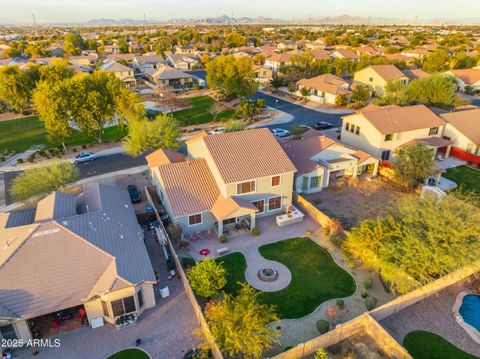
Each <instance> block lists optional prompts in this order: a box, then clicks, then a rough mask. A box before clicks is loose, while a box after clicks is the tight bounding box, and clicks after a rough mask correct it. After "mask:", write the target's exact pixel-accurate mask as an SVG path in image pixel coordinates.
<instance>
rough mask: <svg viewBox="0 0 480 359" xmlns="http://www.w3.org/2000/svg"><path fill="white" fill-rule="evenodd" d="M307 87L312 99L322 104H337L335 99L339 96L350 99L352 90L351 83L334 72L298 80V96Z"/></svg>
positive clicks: (309, 97)
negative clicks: (333, 73)
mask: <svg viewBox="0 0 480 359" xmlns="http://www.w3.org/2000/svg"><path fill="white" fill-rule="evenodd" d="M302 88H307V89H308V90H309V93H310V95H309V96H308V99H309V100H310V101H314V102H318V103H321V104H330V105H335V101H336V100H337V97H339V96H345V97H347V101H350V96H351V94H352V91H350V83H349V82H348V81H345V80H344V79H342V78H340V77H337V76H334V75H332V74H324V75H320V76H316V77H312V78H310V79H302V80H300V81H298V82H297V89H298V91H297V93H296V95H297V96H301V92H300V90H301V89H302Z"/></svg>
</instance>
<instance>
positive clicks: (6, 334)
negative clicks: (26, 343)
mask: <svg viewBox="0 0 480 359" xmlns="http://www.w3.org/2000/svg"><path fill="white" fill-rule="evenodd" d="M0 333H1V334H2V337H3V339H6V340H9V339H10V340H15V339H18V336H17V333H15V328H14V327H13V325H12V324H7V325H4V326H3V327H0Z"/></svg>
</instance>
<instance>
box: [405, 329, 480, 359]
mask: <svg viewBox="0 0 480 359" xmlns="http://www.w3.org/2000/svg"><path fill="white" fill-rule="evenodd" d="M465 335H468V334H467V333H465ZM403 346H404V347H405V349H407V350H408V352H409V353H410V355H411V356H412V357H413V358H414V359H433V358H435V359H453V358H455V359H478V357H476V356H474V355H471V354H468V353H465V352H464V351H462V350H460V349H458V348H457V347H456V346H454V345H453V344H452V343H450V342H449V341H447V340H445V339H443V338H442V337H441V336H438V335H436V334H433V333H430V332H424V331H420V330H419V331H414V332H410V333H408V334H407V336H406V337H405V339H403Z"/></svg>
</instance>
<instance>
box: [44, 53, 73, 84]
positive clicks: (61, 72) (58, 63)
mask: <svg viewBox="0 0 480 359" xmlns="http://www.w3.org/2000/svg"><path fill="white" fill-rule="evenodd" d="M39 73H40V81H45V82H48V83H51V84H54V83H56V82H59V81H63V80H66V79H69V78H70V77H72V76H73V74H74V72H73V69H71V68H70V67H68V60H63V59H57V60H53V61H52V63H51V64H50V65H48V66H40V69H39Z"/></svg>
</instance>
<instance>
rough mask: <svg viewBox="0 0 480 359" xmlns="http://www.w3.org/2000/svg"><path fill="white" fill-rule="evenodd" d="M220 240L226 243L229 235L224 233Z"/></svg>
mask: <svg viewBox="0 0 480 359" xmlns="http://www.w3.org/2000/svg"><path fill="white" fill-rule="evenodd" d="M218 240H219V241H220V243H225V242H226V241H227V240H228V237H227V236H226V235H223V236H220V237H219V238H218Z"/></svg>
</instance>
